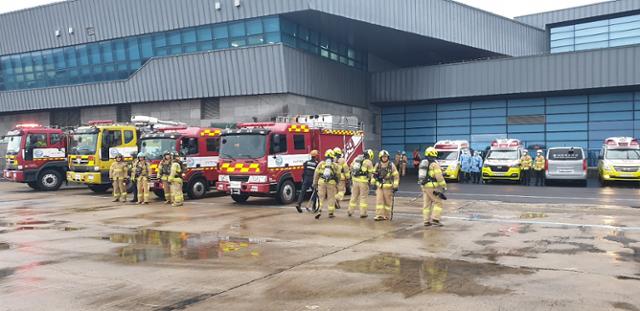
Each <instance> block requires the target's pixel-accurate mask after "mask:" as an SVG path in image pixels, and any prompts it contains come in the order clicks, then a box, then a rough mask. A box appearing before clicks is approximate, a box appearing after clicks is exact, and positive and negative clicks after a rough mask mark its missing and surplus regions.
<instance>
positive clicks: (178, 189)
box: [171, 178, 184, 206]
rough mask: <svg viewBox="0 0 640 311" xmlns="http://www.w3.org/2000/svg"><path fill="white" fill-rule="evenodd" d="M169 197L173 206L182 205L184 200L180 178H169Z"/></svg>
mask: <svg viewBox="0 0 640 311" xmlns="http://www.w3.org/2000/svg"><path fill="white" fill-rule="evenodd" d="M171 199H172V200H173V201H172V203H173V204H172V205H173V206H182V202H184V194H183V193H182V179H181V178H174V179H173V180H171Z"/></svg>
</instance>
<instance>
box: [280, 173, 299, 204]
mask: <svg viewBox="0 0 640 311" xmlns="http://www.w3.org/2000/svg"><path fill="white" fill-rule="evenodd" d="M277 199H278V202H279V203H280V204H291V203H292V202H293V201H294V200H295V199H296V185H295V184H294V183H293V181H291V180H290V179H288V180H285V181H284V182H283V183H282V184H280V188H279V189H278V196H277Z"/></svg>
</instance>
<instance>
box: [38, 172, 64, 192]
mask: <svg viewBox="0 0 640 311" xmlns="http://www.w3.org/2000/svg"><path fill="white" fill-rule="evenodd" d="M36 183H37V186H38V189H39V190H42V191H55V190H58V189H60V186H62V174H60V172H58V171H55V170H44V171H42V172H41V173H40V174H39V175H38V180H37V181H36Z"/></svg>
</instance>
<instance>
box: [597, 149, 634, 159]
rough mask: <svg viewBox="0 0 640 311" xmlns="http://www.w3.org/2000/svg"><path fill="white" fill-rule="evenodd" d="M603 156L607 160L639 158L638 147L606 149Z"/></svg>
mask: <svg viewBox="0 0 640 311" xmlns="http://www.w3.org/2000/svg"><path fill="white" fill-rule="evenodd" d="M604 158H605V159H607V160H640V149H614V150H607V154H606V155H605V157H604Z"/></svg>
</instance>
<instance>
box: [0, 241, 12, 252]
mask: <svg viewBox="0 0 640 311" xmlns="http://www.w3.org/2000/svg"><path fill="white" fill-rule="evenodd" d="M10 248H11V245H9V243H5V242H0V251H2V250H5V249H10Z"/></svg>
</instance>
